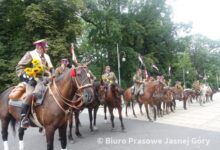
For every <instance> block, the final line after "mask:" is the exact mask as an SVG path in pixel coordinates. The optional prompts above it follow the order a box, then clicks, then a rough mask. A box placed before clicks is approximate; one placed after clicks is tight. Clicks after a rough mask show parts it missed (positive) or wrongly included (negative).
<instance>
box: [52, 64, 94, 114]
mask: <svg viewBox="0 0 220 150" xmlns="http://www.w3.org/2000/svg"><path fill="white" fill-rule="evenodd" d="M82 67H83V66H82ZM77 68H79V67H77ZM71 80H72V81H73V80H74V81H75V83H76V86H77V91H76V93H75V96H78V98H77V100H76V101H73V99H74V97H75V96H74V97H73V99H72V100H70V99H67V98H66V97H64V96H63V95H62V93H61V92H60V90H59V88H58V87H57V84H56V82H55V80H53V85H54V88H55V90H56V92H57V93H58V95H59V96H60V97H61V102H63V103H64V104H65V105H67V106H69V107H70V108H74V109H77V110H78V109H80V107H81V106H82V105H83V95H82V94H79V93H78V92H79V91H81V90H82V89H84V88H88V87H91V86H92V84H85V85H81V86H80V85H79V83H78V81H77V79H76V77H74V78H72V77H71ZM85 80H86V79H84V80H83V82H82V83H84V82H85ZM49 90H50V92H51V94H52V96H53V98H54V100H55V102H56V103H57V105H58V106H59V107H60V108H61V110H63V111H64V112H65V113H66V111H67V110H65V109H64V108H63V106H62V105H61V104H60V102H59V100H58V99H57V98H56V97H55V95H54V93H53V92H52V90H51V86H49ZM78 103H79V104H78Z"/></svg>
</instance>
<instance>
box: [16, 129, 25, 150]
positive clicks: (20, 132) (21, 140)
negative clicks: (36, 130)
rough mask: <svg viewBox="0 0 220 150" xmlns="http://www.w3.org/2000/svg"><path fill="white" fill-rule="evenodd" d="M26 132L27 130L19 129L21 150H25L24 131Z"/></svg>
mask: <svg viewBox="0 0 220 150" xmlns="http://www.w3.org/2000/svg"><path fill="white" fill-rule="evenodd" d="M25 130H26V128H21V127H20V128H19V129H18V137H19V150H24V141H23V138H24V131H25Z"/></svg>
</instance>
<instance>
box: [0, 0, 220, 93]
mask: <svg viewBox="0 0 220 150" xmlns="http://www.w3.org/2000/svg"><path fill="white" fill-rule="evenodd" d="M170 16H171V8H170V7H169V6H167V5H166V3H165V0H140V1H136V0H108V1H106V0H82V1H79V0H23V1H20V0H3V1H1V2H0V71H1V74H0V82H1V86H0V90H2V89H5V87H6V86H10V85H14V84H16V83H17V82H18V78H17V77H16V75H15V71H14V70H15V66H16V65H17V63H18V61H19V60H20V58H21V57H22V56H23V55H24V53H25V52H26V51H29V50H32V49H34V47H33V45H32V43H33V41H35V40H38V39H42V38H46V39H47V40H48V41H49V46H50V50H49V52H48V53H49V55H50V56H51V58H52V62H53V64H54V66H58V65H59V60H60V58H62V57H67V58H69V59H71V55H70V53H69V48H70V43H72V42H73V43H75V50H76V54H77V57H78V59H79V60H81V59H82V58H83V57H86V56H87V57H88V56H91V57H92V62H91V64H90V65H89V67H90V69H91V70H92V72H93V73H94V74H95V75H96V77H97V79H99V78H100V76H101V74H102V72H103V68H104V65H106V64H109V65H110V66H111V69H112V70H113V71H114V72H115V73H116V75H117V76H118V66H117V44H118V45H119V51H120V57H121V58H122V57H125V58H126V61H125V62H123V61H121V60H120V61H121V62H120V63H121V68H120V70H121V79H122V81H121V83H122V86H123V87H128V86H130V85H132V80H131V79H132V76H133V74H134V73H135V69H136V68H138V67H140V64H139V61H138V55H139V54H141V55H142V56H143V60H144V63H145V64H146V67H147V70H148V73H149V74H150V75H153V76H155V75H158V74H159V75H161V74H163V75H164V76H165V77H166V78H167V79H168V78H170V76H168V66H169V64H170V65H171V67H172V73H171V78H172V82H173V83H174V82H175V81H176V80H181V81H183V74H184V73H185V75H184V77H185V81H186V85H187V87H190V86H191V83H192V82H193V81H194V80H195V79H200V80H202V81H204V82H205V80H203V79H204V76H207V77H208V78H207V82H210V83H211V84H212V85H213V86H217V84H216V76H219V73H220V68H219V66H220V65H219V64H220V60H219V59H218V58H219V55H220V53H219V47H220V42H219V41H213V40H210V39H208V38H206V37H204V36H201V35H195V36H189V37H184V38H177V37H176V33H177V32H179V31H183V32H188V31H190V28H191V25H190V24H173V22H172V21H171V18H170ZM152 64H156V65H157V67H158V68H159V72H154V70H153V69H152ZM183 70H184V71H183ZM183 72H184V73H183ZM187 72H188V73H187Z"/></svg>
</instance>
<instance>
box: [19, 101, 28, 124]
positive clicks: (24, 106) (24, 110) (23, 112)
mask: <svg viewBox="0 0 220 150" xmlns="http://www.w3.org/2000/svg"><path fill="white" fill-rule="evenodd" d="M29 108H30V105H28V104H26V103H23V104H22V106H21V128H27V127H29V126H30V122H29V118H28V110H29Z"/></svg>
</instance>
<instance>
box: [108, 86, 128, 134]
mask: <svg viewBox="0 0 220 150" xmlns="http://www.w3.org/2000/svg"><path fill="white" fill-rule="evenodd" d="M123 93H124V90H123V89H122V88H121V87H120V86H119V85H118V84H116V83H113V84H111V85H108V86H107V90H106V93H105V94H106V95H105V102H104V114H105V116H104V119H105V121H107V116H106V111H107V107H108V110H109V113H110V117H111V124H112V130H114V129H115V124H114V114H113V109H114V108H117V109H118V114H119V120H120V122H121V130H122V131H124V130H125V127H124V123H123V118H122V112H121V111H122V100H121V97H122V96H123Z"/></svg>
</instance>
